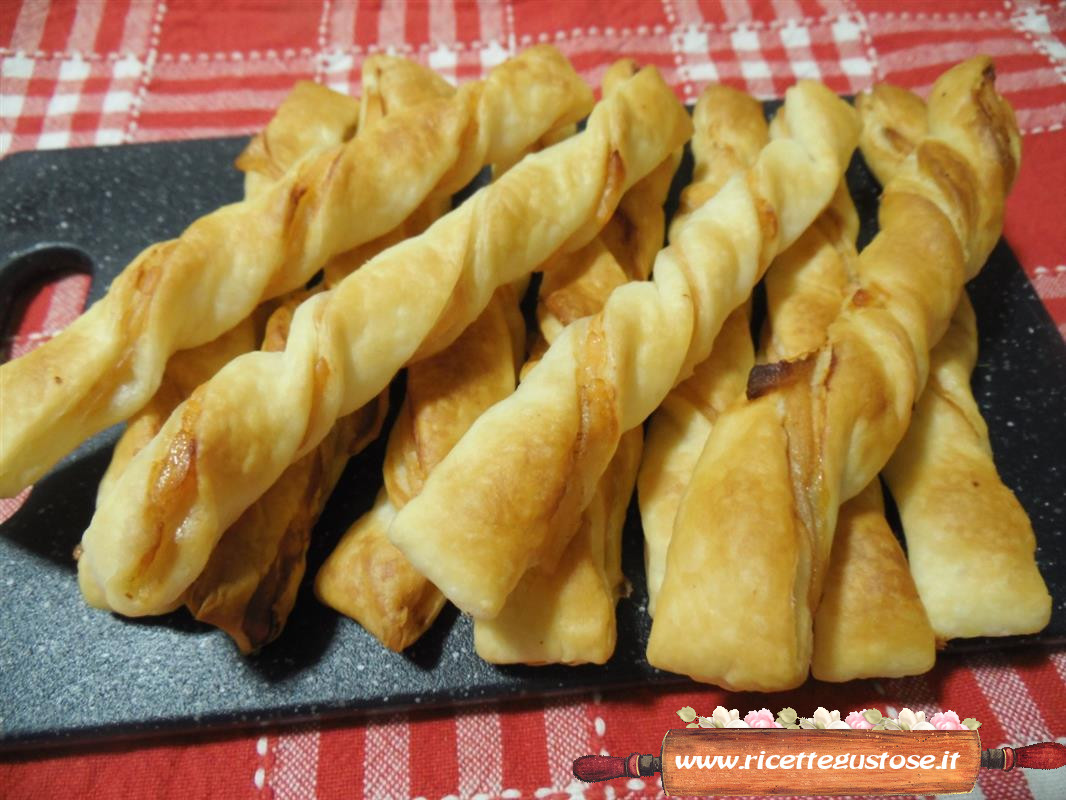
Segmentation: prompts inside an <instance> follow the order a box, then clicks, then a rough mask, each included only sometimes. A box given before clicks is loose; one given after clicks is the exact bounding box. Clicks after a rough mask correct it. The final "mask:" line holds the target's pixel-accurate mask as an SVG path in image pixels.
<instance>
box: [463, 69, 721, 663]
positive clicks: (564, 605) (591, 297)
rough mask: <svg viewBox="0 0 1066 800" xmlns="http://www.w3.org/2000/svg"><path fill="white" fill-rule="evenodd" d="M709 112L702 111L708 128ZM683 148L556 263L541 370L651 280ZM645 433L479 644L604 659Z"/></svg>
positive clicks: (541, 301)
mask: <svg viewBox="0 0 1066 800" xmlns="http://www.w3.org/2000/svg"><path fill="white" fill-rule="evenodd" d="M636 70H637V65H636V64H635V62H633V61H631V60H629V59H624V60H622V61H617V62H615V63H614V64H612V65H611V67H610V68H609V69H608V70H607V73H606V75H605V76H604V93H605V94H608V93H610V92H611V91H613V90H614V89H615V87H617V86H618V85H619V84H620V83H621V82H623V81H624V80H625V79H626V78H628V77H629V76H630V75H632V74H633V73H635V72H636ZM700 123H701V115H700V114H699V113H696V114H694V115H693V125H694V127H695V128H696V132H695V136H697V137H699V136H700V130H699V126H700ZM680 156H681V153H680V152H678V153H675V154H673V155H672V156H671V157H670V158H668V159H667V160H666V161H664V162H663V163H662V164H661V165H660V166H659V167H658V168H657V169H655V170H654V171H653V172H652V173H651V174H650V175H648V177H646V178H644V179H643V180H641V181H640V182H639V183H637V184H636V185H635V186H633V188H632V189H630V190H629V191H628V192H627V193H626V194H625V195H624V196H623V197H622V200H621V202H619V204H618V209H617V210H616V211H615V213H614V216H613V217H611V219H610V221H609V222H608V223H607V225H606V226H604V229H603V231H601V232H600V235H599V236H598V237H597V238H596V239H594V240H593V241H592V242H590V243H589V244H588V245H586V246H585V247H584V248H582V249H581V250H580V251H578V252H576V253H573V254H571V255H569V256H566V257H563V258H561V259H558V260H557V261H556V262H554V263H553V264H551V265H550V268H549V270H548V271H547V272H546V273H545V275H544V279H543V281H542V282H541V286H540V293H539V297H538V302H537V317H538V323H539V328H540V332H539V333H540V337H539V341H538V342H537V344H535V345H534V348H533V349H534V353H535V355H534V357H533V358H532V359H531V360H530V361H529V362H527V364H526V367H525V369H524V370H523V373H524V374H525V373H527V372H528V371H530V370H532V369H533V368H534V367H535V365H536V361H537V360H539V358H540V354H542V353H543V351H544V350H545V349H546V347H547V346H548V345H549V344H550V343H551V342H552V341H554V340H555V339H556V338H557V336H558V335H559V332H560V331H562V330H563V329H564V328H565V327H566V326H567V325H569V324H571V323H572V322H574V321H575V320H577V319H580V318H582V317H586V316H589V315H591V314H595V313H598V312H599V311H600V310H601V309H602V308H603V304H604V302H605V301H606V299H607V298H608V297H609V296H610V293H611V291H612V290H613V289H614V288H615V287H617V286H621V285H622V284H624V283H626V282H627V281H629V280H646V279H647V277H648V275H649V273H650V272H651V268H652V263H653V262H654V260H655V254H656V253H657V252H658V251H659V249H660V247H661V246H662V242H663V236H664V234H665V229H666V219H665V214H664V211H663V203H664V202H665V200H666V195H667V192H668V191H669V190H670V184H671V182H672V180H673V176H674V173H675V172H676V170H677V166H678V164H679V162H680ZM643 438H644V437H643V432H642V431H641V430H640V429H639V427H638V428H635V429H633V430H631V431H629V432H627V433H626V434H625V435H624V436H623V437H622V439H621V441H620V442H619V446H618V450H617V452H616V453H615V454H614V457H613V458H612V459H611V462H610V464H608V466H607V470H606V471H605V472H604V474H603V476H602V477H601V478H600V480H599V483H598V484H597V485H596V491H595V493H594V494H593V498H592V502H591V503H589V505H588V506H587V507H586V508H585V510H584V511H583V512H582V514H581V517H580V519H579V520H578V527H577V529H576V531H572V532H569V533H568V534H566V535H567V538H569V544H568V545H567V549H566V551H565V552H564V553H563V556H562V557H561V558H560V559H559V562H558V563H557V564H556V565H555V568H554V569H548V568H541V567H533V568H531V569H530V570H528V571H527V572H526V574H525V575H523V576H522V579H521V580H520V581H519V583H518V585H517V586H516V587H515V589H514V591H512V592H511V594H510V596H509V597H508V598H507V602H506V603H505V604H504V606H503V609H502V610H501V611H500V613H499V614H498V615H497V616H496V617H495V618H493V619H491V620H484V619H479V620H475V621H474V648H475V650H476V651H477V653H478V655H479V656H481V657H482V658H483V659H485V660H486V661H490V662H492V663H496V664H516V663H524V664H559V663H562V664H586V663H593V664H603V663H604V662H606V661H607V659H609V658H610V657H611V654H612V653H613V652H614V647H615V642H616V640H617V636H618V630H617V623H616V621H615V606H616V605H617V603H618V599H619V597H620V596H621V595H622V592H623V590H624V586H625V576H624V575H623V574H622V528H623V526H624V524H625V520H626V512H627V510H628V509H629V500H630V497H631V496H632V494H633V486H634V482H635V480H636V473H637V468H638V466H639V464H640V457H641V452H642V449H643V448H642V443H643Z"/></svg>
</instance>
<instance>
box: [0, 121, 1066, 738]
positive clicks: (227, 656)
mask: <svg viewBox="0 0 1066 800" xmlns="http://www.w3.org/2000/svg"><path fill="white" fill-rule="evenodd" d="M245 142H246V140H245V139H243V138H232V139H216V140H204V141H187V142H174V143H161V144H146V145H130V146H121V147H110V148H87V149H80V150H62V151H54V152H37V153H22V154H16V155H13V156H11V157H9V158H7V159H5V160H3V161H2V162H0V319H7V318H10V317H11V315H12V313H13V311H12V308H13V307H14V305H15V303H14V302H13V299H14V298H15V296H16V295H17V294H18V292H19V291H20V287H24V286H25V285H26V284H27V283H28V282H33V281H34V280H39V279H40V278H41V276H43V275H44V274H45V273H47V272H48V271H49V270H54V269H57V268H58V269H84V270H88V271H91V274H92V288H91V291H90V297H89V301H90V302H93V301H95V300H97V299H99V298H100V297H101V296H102V295H103V294H104V292H105V290H106V288H107V286H108V284H109V283H110V281H111V280H112V279H113V278H114V277H115V275H117V274H118V272H119V271H120V270H121V269H122V268H123V267H124V266H125V265H126V264H127V263H128V262H129V261H130V260H131V259H132V258H133V257H134V256H135V255H136V254H137V253H138V252H139V251H140V250H141V249H142V248H143V247H145V246H146V245H148V244H149V243H151V242H154V241H158V240H161V239H167V238H171V237H174V236H177V235H178V234H179V233H180V232H181V230H182V229H183V228H184V227H185V226H186V225H188V224H189V223H190V222H191V221H192V220H194V219H195V218H196V217H198V216H199V215H201V214H203V213H205V212H208V211H210V210H212V209H214V208H216V207H218V206H219V205H221V204H223V203H227V202H231V201H234V200H237V199H239V198H240V197H241V195H242V179H241V176H240V175H239V174H238V173H237V172H236V171H235V170H234V169H233V167H232V163H233V159H234V157H235V156H236V155H237V153H238V152H239V151H240V150H241V149H242V147H243V146H244V144H245ZM690 175H691V160H690V158H689V157H688V156H687V155H686V159H685V161H684V163H683V164H682V167H681V169H680V170H679V173H678V176H677V179H676V181H675V185H674V191H673V192H672V194H671V201H670V206H669V207H670V208H673V207H676V198H677V192H678V191H679V190H680V187H681V186H682V185H683V184H684V183H686V182H687V181H688V180H689V178H690ZM848 178H849V183H850V185H851V189H852V192H853V195H854V197H855V200H856V203H857V205H858V207H859V210H860V214H861V216H862V219H863V230H862V243H863V244H865V242H866V241H868V240H869V239H870V238H871V236H872V235H873V233H874V231H875V230H876V219H875V217H876V208H877V194H878V189H877V186H876V184H875V183H874V182H873V180H872V178H871V177H870V175H869V173H868V172H867V170H866V168H865V166H864V165H863V164H862V162H861V159H860V158H859V157H856V160H855V162H854V163H853V164H852V167H851V169H850V171H849V173H848ZM412 291H417V288H416V287H412ZM970 292H971V296H972V297H973V300H974V305H975V306H976V309H977V318H978V320H979V323H980V331H981V359H980V364H979V366H978V368H977V373H976V377H975V387H976V392H977V397H978V400H979V402H980V404H981V408H982V409H983V411H984V412H985V416H986V419H987V420H988V424H989V429H990V432H991V436H992V443H993V446H994V448H995V452H996V456H997V462H998V464H999V466H1000V469H1001V472H1002V474H1003V478H1004V480H1005V481H1006V483H1007V485H1008V486H1010V487H1011V488H1012V489H1014V490H1015V491H1016V492H1017V493H1018V496H1019V497H1020V499H1021V501H1022V504H1023V505H1024V506H1025V508H1026V509H1027V510H1028V512H1029V513H1030V515H1031V516H1032V520H1033V525H1034V527H1035V528H1036V531H1037V537H1038V540H1039V543H1040V548H1039V561H1040V564H1041V567H1042V570H1043V573H1044V576H1045V578H1046V579H1047V580H1048V582H1049V584H1050V585H1051V587H1052V593H1053V595H1054V597H1055V611H1054V616H1053V618H1052V621H1051V625H1050V626H1049V627H1048V628H1047V630H1046V631H1044V632H1043V633H1042V634H1040V635H1038V636H1033V637H1015V638H1011V639H1007V640H973V641H968V642H959V643H957V644H953V645H952V646H953V647H955V648H956V649H966V648H970V649H992V648H1000V647H1004V646H1008V645H1017V644H1021V643H1045V644H1047V643H1057V642H1063V641H1066V572H1064V565H1066V498H1064V497H1063V489H1064V486H1066V480H1064V477H1066V475H1064V469H1066V425H1064V424H1063V422H1064V421H1066V347H1064V346H1063V342H1062V340H1061V337H1060V335H1059V333H1058V331H1057V330H1056V328H1055V326H1054V325H1053V324H1052V322H1051V320H1050V318H1049V316H1048V314H1047V311H1046V310H1045V308H1044V306H1043V305H1042V304H1041V302H1040V300H1039V299H1038V298H1037V296H1036V294H1035V293H1034V292H1033V289H1032V287H1031V285H1030V283H1029V281H1028V279H1027V278H1026V277H1025V275H1024V274H1023V272H1022V270H1021V269H1020V267H1019V266H1018V263H1017V261H1016V260H1015V258H1014V256H1013V254H1012V253H1011V251H1010V249H1009V248H1008V247H1007V246H1006V244H1004V243H1002V242H1001V243H1000V245H999V246H998V247H997V248H996V250H995V252H994V254H993V256H992V259H991V262H990V263H989V265H988V266H987V267H986V268H985V270H984V271H983V272H982V274H981V276H980V277H979V278H978V279H977V280H976V281H975V282H974V283H973V284H972V285H971V286H970ZM6 324H10V322H7V323H6ZM394 405H395V404H394ZM117 435H118V430H117V429H113V430H110V431H105V432H104V433H102V434H100V435H98V436H96V437H94V438H93V439H92V440H90V441H89V442H87V443H86V444H84V445H83V446H82V447H81V448H79V449H78V450H77V451H76V452H75V453H73V454H71V455H70V456H69V457H67V458H66V459H64V461H63V462H62V463H61V464H59V465H58V466H57V467H56V469H55V470H53V471H52V473H51V474H49V475H48V476H46V477H45V478H44V479H42V480H41V481H40V482H39V483H38V485H37V486H36V487H35V488H34V490H33V492H32V493H31V494H30V496H29V499H28V500H27V502H26V503H25V505H24V506H23V507H22V508H21V509H20V510H19V511H18V513H16V514H15V515H14V516H13V517H12V518H11V519H10V520H8V521H7V522H5V523H3V524H2V525H0V747H3V748H12V747H33V746H40V745H43V744H46V743H48V744H54V743H59V742H71V741H80V740H85V739H89V738H99V737H103V736H124V737H129V736H140V735H143V734H147V733H151V732H163V731H166V732H177V731H181V730H185V729H190V728H193V727H195V728H202V727H204V726H213V727H222V726H248V725H257V724H263V723H267V722H272V721H288V720H306V719H318V718H323V717H331V716H337V715H341V714H351V713H355V712H367V711H375V710H383V709H401V708H412V707H416V706H418V707H425V706H430V705H445V704H452V703H460V702H467V701H476V700H482V699H494V700H500V699H505V698H517V697H522V696H529V695H547V694H558V693H563V692H570V691H577V690H582V689H597V690H600V689H605V688H609V687H612V686H621V685H633V684H648V683H658V684H663V683H667V682H677V681H679V680H680V679H678V678H677V677H676V676H673V675H669V674H667V673H663V672H660V671H659V670H656V669H654V668H652V667H650V666H649V665H648V664H647V662H646V661H645V660H644V644H645V642H646V641H647V635H648V629H649V623H648V619H647V616H646V613H645V606H646V589H645V584H644V570H643V564H642V557H643V553H642V542H641V532H640V522H639V517H638V516H637V514H636V511H635V503H634V504H632V505H631V507H630V513H629V519H628V521H627V524H626V530H625V548H624V568H625V572H626V575H627V576H628V577H629V579H630V580H631V581H632V583H633V592H632V594H631V595H630V596H629V597H628V598H626V599H624V600H622V601H621V603H620V604H619V609H618V611H619V613H618V616H619V638H618V648H617V651H616V653H615V655H614V657H613V658H612V659H611V661H610V662H609V663H608V664H607V665H605V666H602V667H595V666H586V667H577V668H570V667H544V668H532V667H504V668H501V667H495V666H491V665H489V664H486V663H483V662H482V661H480V660H479V659H478V658H477V656H476V655H475V654H474V651H473V646H472V631H471V623H470V621H469V620H468V619H467V618H464V617H462V616H460V615H458V614H457V613H456V612H455V610H454V609H449V610H447V611H445V612H444V613H443V614H442V616H441V619H439V620H438V622H437V624H436V625H435V626H434V627H433V629H432V630H431V631H430V632H429V633H428V634H427V635H426V636H425V637H423V639H422V640H421V641H420V642H419V643H418V644H417V645H415V646H414V647H413V648H411V649H410V650H409V651H408V652H406V653H404V654H395V653H391V652H388V651H386V650H384V649H383V648H381V647H380V646H379V645H378V644H377V642H376V641H375V640H374V639H373V638H372V637H371V636H370V635H369V634H368V633H366V632H365V631H364V630H363V629H362V628H360V627H359V626H358V625H357V624H355V623H353V622H351V621H349V620H347V619H344V618H341V617H339V616H338V615H337V614H335V613H334V612H333V611H332V610H330V609H328V608H325V607H324V606H321V605H319V604H318V603H317V602H316V601H315V600H314V597H313V596H312V594H311V591H310V578H311V576H313V575H314V573H315V572H316V570H317V568H318V566H319V565H320V564H321V563H322V561H323V559H324V558H325V556H326V555H327V554H328V552H329V551H330V549H331V548H332V546H333V544H334V543H335V542H336V540H337V538H338V536H339V535H340V534H341V533H342V532H343V531H344V530H345V528H346V527H347V525H348V524H349V523H350V522H351V521H352V520H353V519H354V518H355V517H356V515H358V514H360V513H362V512H363V511H364V510H366V509H367V508H369V507H370V505H371V502H372V500H373V498H374V495H375V493H376V491H377V489H378V486H379V485H380V481H381V473H380V465H381V460H382V455H383V446H384V438H382V439H379V441H378V442H377V443H376V444H375V445H374V446H372V447H370V448H369V449H368V450H367V451H365V452H364V453H363V454H361V455H360V456H359V457H358V458H356V459H354V460H353V461H352V463H351V464H350V465H349V467H348V469H347V471H346V472H345V474H344V476H343V478H342V479H341V482H340V484H339V486H338V488H337V490H336V491H335V492H334V493H333V496H332V498H331V499H330V501H329V503H328V505H327V506H326V509H325V511H324V513H323V515H322V518H321V520H320V521H319V524H318V526H317V528H316V530H315V536H314V539H313V542H312V546H311V552H310V555H309V562H310V563H309V568H308V573H307V574H308V579H307V580H305V582H304V585H303V587H302V590H301V593H300V596H299V600H298V601H297V604H296V608H295V610H294V611H293V613H292V616H291V618H290V620H289V624H288V627H287V628H286V629H285V631H284V633H283V634H282V636H281V637H280V638H279V639H278V640H277V641H276V642H275V643H273V644H272V645H270V646H269V647H267V648H266V649H265V650H264V651H263V652H262V653H261V654H259V655H257V656H254V657H248V658H245V657H242V656H241V655H240V654H239V653H238V652H237V650H236V649H235V648H234V647H233V645H232V644H231V643H230V641H229V640H228V639H227V637H226V636H225V635H224V634H222V633H221V632H219V631H217V630H214V629H212V628H210V627H208V626H205V625H202V624H200V623H197V622H195V621H194V620H193V619H192V618H191V617H190V616H189V615H188V614H186V613H185V612H184V611H181V612H176V613H174V614H170V615H167V616H164V617H158V618H150V619H141V620H129V619H124V618H121V617H118V616H114V615H111V614H107V613H102V612H99V611H95V610H92V609H89V608H88V607H86V606H85V605H84V603H83V602H82V599H81V595H80V594H79V592H78V587H77V582H76V573H75V566H74V562H73V560H72V556H71V552H72V550H73V548H74V546H75V544H76V543H77V542H78V540H79V538H80V537H81V534H82V531H83V530H84V529H85V527H86V526H87V524H88V522H89V519H90V517H91V515H92V510H93V503H94V497H95V493H96V486H97V483H98V481H99V478H100V476H101V475H102V474H103V471H104V469H105V467H106V466H107V463H108V459H109V456H110V451H111V447H112V445H113V443H114V440H115V438H116V437H117Z"/></svg>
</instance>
